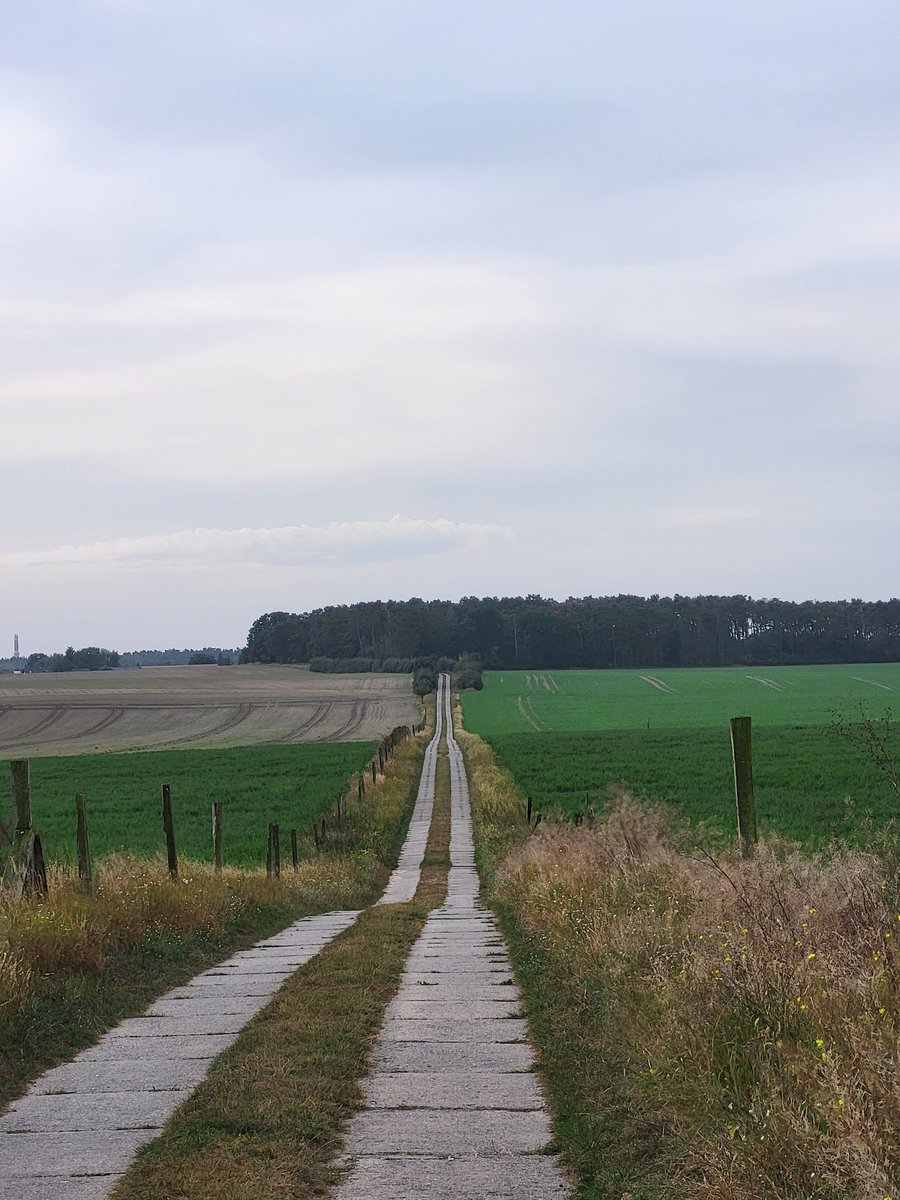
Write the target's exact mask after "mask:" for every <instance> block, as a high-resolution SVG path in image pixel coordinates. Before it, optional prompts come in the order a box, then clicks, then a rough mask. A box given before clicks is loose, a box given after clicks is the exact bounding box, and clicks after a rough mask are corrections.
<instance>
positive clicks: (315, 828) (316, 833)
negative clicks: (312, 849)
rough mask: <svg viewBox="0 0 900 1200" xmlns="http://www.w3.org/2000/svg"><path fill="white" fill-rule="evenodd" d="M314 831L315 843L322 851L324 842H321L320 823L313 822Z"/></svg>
mask: <svg viewBox="0 0 900 1200" xmlns="http://www.w3.org/2000/svg"><path fill="white" fill-rule="evenodd" d="M312 830H313V841H314V842H315V843H316V849H317V850H321V849H322V842H321V839H320V838H319V822H318V821H313V823H312Z"/></svg>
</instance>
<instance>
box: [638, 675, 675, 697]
mask: <svg viewBox="0 0 900 1200" xmlns="http://www.w3.org/2000/svg"><path fill="white" fill-rule="evenodd" d="M641 679H643V681H644V683H649V684H650V686H651V687H655V688H656V690H657V691H659V692H665V693H666V695H667V696H674V695H675V689H674V688H670V687H669V685H668V684H667V683H665V682H664V681H663V680H662V679H657V678H656V676H655V675H642V676H641Z"/></svg>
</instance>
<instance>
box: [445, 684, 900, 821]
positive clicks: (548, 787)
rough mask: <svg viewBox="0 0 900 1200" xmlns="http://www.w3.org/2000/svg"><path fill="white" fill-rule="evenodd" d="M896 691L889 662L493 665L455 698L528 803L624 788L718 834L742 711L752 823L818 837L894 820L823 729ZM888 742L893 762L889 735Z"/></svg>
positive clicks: (881, 705)
mask: <svg viewBox="0 0 900 1200" xmlns="http://www.w3.org/2000/svg"><path fill="white" fill-rule="evenodd" d="M898 699H900V664H894V663H891V664H878V665H876V666H872V665H867V666H833V667H765V668H720V669H715V670H704V669H697V670H666V671H664V670H659V671H543V672H534V671H531V672H525V671H503V672H499V671H495V672H490V673H488V674H487V675H486V676H485V688H484V691H483V692H467V693H466V694H465V696H464V700H463V708H464V716H465V723H466V727H467V728H468V729H471V730H472V731H473V732H474V733H478V734H481V735H482V736H483V737H485V738H487V740H488V741H489V742H490V743H491V745H492V746H493V747H494V749H495V751H496V752H497V754H498V756H499V758H500V759H501V761H502V762H503V763H504V765H505V766H506V767H507V768H508V769H509V770H510V771H511V772H512V774H513V775H514V776H515V777H516V779H517V780H518V781H519V783H520V784H521V786H522V788H523V789H524V790H525V791H526V792H527V793H528V794H530V795H532V797H533V799H534V804H535V808H536V809H538V810H540V809H544V810H550V809H552V808H555V807H558V808H560V809H562V810H563V811H564V812H570V813H571V812H575V811H583V810H584V809H585V808H586V806H587V805H592V806H593V807H595V808H597V809H599V808H601V807H602V805H603V804H604V803H605V802H606V800H607V799H608V797H609V795H610V791H611V788H614V787H616V786H618V785H623V786H624V787H625V788H626V789H628V790H630V791H631V792H632V793H633V794H635V795H636V796H639V797H642V798H647V799H653V800H660V801H664V802H666V803H669V804H672V805H674V806H675V807H676V808H678V809H679V810H680V811H681V812H682V813H683V814H684V815H685V816H687V817H689V818H690V819H691V820H692V821H705V822H708V823H709V825H710V826H711V828H712V830H713V831H716V830H718V831H719V832H720V833H721V834H723V835H724V834H730V833H731V832H732V830H733V826H734V816H733V813H734V799H733V783H732V774H731V755H730V742H729V731H728V719H729V717H732V716H738V715H749V716H751V717H752V718H753V723H754V730H755V733H754V775H755V784H756V798H757V807H758V810H759V818H760V825H761V827H762V829H763V830H767V829H768V830H772V831H775V832H777V833H779V834H781V835H783V836H785V837H789V838H792V839H797V840H802V841H805V842H807V843H811V844H821V843H823V842H825V841H827V840H828V839H829V838H830V837H831V836H832V835H837V836H840V837H848V838H851V839H852V838H854V837H859V836H863V835H864V833H865V829H866V819H867V818H869V819H871V821H872V822H873V823H874V824H876V825H883V824H884V823H885V822H887V821H889V820H890V819H891V818H893V817H895V816H900V811H898V808H900V806H898V801H897V797H896V796H895V795H894V793H893V791H892V790H891V788H890V787H889V786H888V784H887V782H886V781H885V779H884V777H883V776H882V775H881V773H880V772H879V771H878V770H877V768H876V767H875V766H874V765H873V764H872V762H870V761H869V759H868V758H867V757H866V756H865V755H864V754H862V753H861V752H859V751H858V750H856V749H855V748H854V747H853V746H851V745H849V744H848V743H847V742H846V741H844V740H842V739H841V738H839V737H838V736H837V734H836V733H835V730H834V723H835V721H836V719H837V717H838V716H843V717H844V718H846V719H850V720H852V719H854V718H856V720H859V718H860V715H861V714H860V705H862V706H863V708H864V710H865V712H866V713H868V714H870V715H871V716H873V717H880V716H882V715H883V714H884V713H885V710H886V709H888V708H890V706H891V703H892V702H894V703H896V701H897V700H898ZM890 740H891V743H892V746H891V748H892V749H893V750H894V751H895V752H896V753H897V755H898V759H900V732H898V731H897V730H892V732H891V735H890Z"/></svg>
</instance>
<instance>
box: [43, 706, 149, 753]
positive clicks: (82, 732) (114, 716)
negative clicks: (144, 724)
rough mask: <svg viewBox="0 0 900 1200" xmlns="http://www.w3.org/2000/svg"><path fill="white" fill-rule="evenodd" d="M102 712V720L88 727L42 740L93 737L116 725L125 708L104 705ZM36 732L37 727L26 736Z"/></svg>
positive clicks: (45, 728)
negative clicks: (110, 707) (111, 707)
mask: <svg viewBox="0 0 900 1200" xmlns="http://www.w3.org/2000/svg"><path fill="white" fill-rule="evenodd" d="M60 707H64V706H60ZM67 711H69V712H74V711H77V710H75V709H71V708H70V709H68V710H67ZM81 711H82V712H83V711H84V710H83V709H82V710H81ZM88 711H90V710H88ZM102 712H103V716H102V717H101V718H100V720H99V721H96V722H95V723H94V724H93V725H89V726H88V727H87V728H86V729H78V730H76V731H74V732H73V731H71V730H67V731H66V732H65V733H58V734H51V735H50V737H42V738H41V741H42V742H48V743H50V744H51V745H52V743H53V742H68V741H71V740H72V739H73V738H86V737H93V736H94V734H96V733H100V732H101V731H102V730H104V729H108V728H109V727H110V725H114V724H115V723H116V721H118V720H120V719H121V718H122V717H123V716H124V715H125V709H124V708H113V709H108V708H105V707H104V708H103V709H102ZM61 715H62V714H60V716H61ZM51 724H56V722H55V721H54V722H52V723H51ZM49 728H50V725H45V726H44V729H43V730H42V731H41V732H44V731H46V730H47V729H49ZM35 732H38V730H37V727H35V728H34V729H31V730H29V731H28V733H27V734H25V735H24V736H25V737H29V736H30V735H31V734H32V733H35Z"/></svg>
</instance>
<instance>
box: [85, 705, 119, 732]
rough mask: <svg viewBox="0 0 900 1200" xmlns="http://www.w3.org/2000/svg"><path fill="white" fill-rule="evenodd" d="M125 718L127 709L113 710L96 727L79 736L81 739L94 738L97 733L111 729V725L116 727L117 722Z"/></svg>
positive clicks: (91, 727) (93, 726) (92, 726)
mask: <svg viewBox="0 0 900 1200" xmlns="http://www.w3.org/2000/svg"><path fill="white" fill-rule="evenodd" d="M124 716H125V708H124V706H123V707H120V708H119V707H117V708H112V709H110V711H109V712H108V713H107V714H106V716H105V717H102V718H101V719H100V720H99V721H98V722H97V724H96V725H91V726H90V727H89V728H88V729H83V730H82V731H81V733H80V734H79V735H78V736H79V737H93V736H94V734H95V733H100V732H101V731H102V730H104V729H109V727H110V725H115V723H116V721H120V720H121V719H122V717H124Z"/></svg>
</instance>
